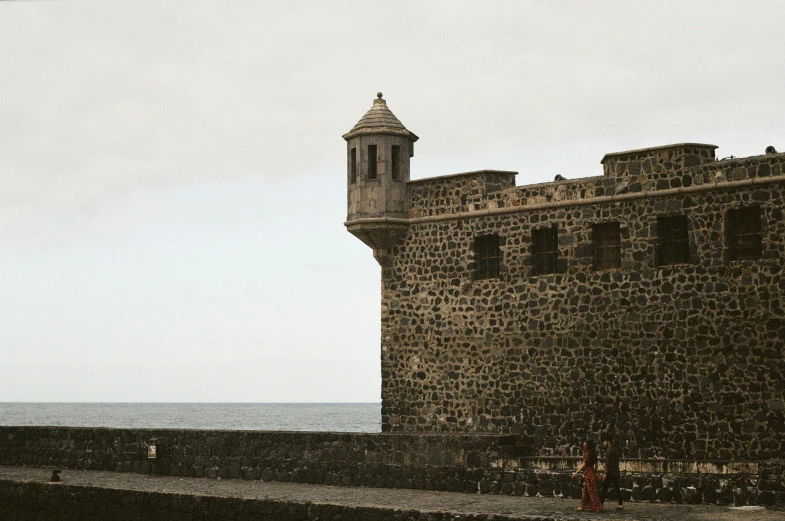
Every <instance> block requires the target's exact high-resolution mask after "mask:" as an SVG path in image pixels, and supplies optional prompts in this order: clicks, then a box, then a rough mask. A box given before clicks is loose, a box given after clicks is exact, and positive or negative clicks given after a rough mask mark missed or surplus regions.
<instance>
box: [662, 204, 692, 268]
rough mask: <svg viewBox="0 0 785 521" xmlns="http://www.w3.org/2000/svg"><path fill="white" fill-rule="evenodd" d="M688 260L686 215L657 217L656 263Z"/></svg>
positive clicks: (675, 262) (684, 261) (664, 263)
mask: <svg viewBox="0 0 785 521" xmlns="http://www.w3.org/2000/svg"><path fill="white" fill-rule="evenodd" d="M688 262H690V240H689V235H688V233H687V216H686V215H674V216H672V217H657V264H658V265H659V266H667V265H668V264H686V263H688Z"/></svg>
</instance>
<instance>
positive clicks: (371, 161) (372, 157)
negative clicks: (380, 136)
mask: <svg viewBox="0 0 785 521" xmlns="http://www.w3.org/2000/svg"><path fill="white" fill-rule="evenodd" d="M371 150H373V154H371ZM378 160H379V149H378V147H377V146H376V145H368V173H367V175H366V179H368V180H369V181H374V180H376V179H379V164H378Z"/></svg>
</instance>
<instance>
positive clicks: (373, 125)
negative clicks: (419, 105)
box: [343, 92, 419, 141]
mask: <svg viewBox="0 0 785 521" xmlns="http://www.w3.org/2000/svg"><path fill="white" fill-rule="evenodd" d="M359 134H397V135H405V136H407V137H409V138H410V139H411V140H412V141H417V140H418V139H419V138H418V137H417V136H416V135H414V133H413V132H410V131H409V130H407V129H406V127H404V126H403V123H401V122H400V121H399V120H398V118H396V117H395V114H393V113H392V111H391V110H390V109H389V108H387V102H386V101H385V100H384V99H383V98H382V93H381V92H379V93H378V94H376V99H375V100H373V105H372V106H371V108H370V110H368V112H366V113H365V116H363V117H362V118H360V121H358V122H357V124H356V125H355V126H354V127H353V128H352V129H351V130H350V131H349V132H347V133H346V134H344V136H343V138H344V139H346V140H348V139H350V138H352V137H354V136H356V135H359Z"/></svg>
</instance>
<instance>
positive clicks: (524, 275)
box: [344, 93, 785, 461]
mask: <svg viewBox="0 0 785 521" xmlns="http://www.w3.org/2000/svg"><path fill="white" fill-rule="evenodd" d="M344 138H345V139H346V141H347V185H348V219H347V222H346V226H347V228H348V229H349V231H350V232H352V233H353V234H354V235H356V236H357V237H358V238H360V239H361V240H363V242H365V243H366V244H368V245H369V246H370V247H371V248H373V253H374V257H375V258H376V259H377V261H378V262H379V263H380V265H381V268H382V269H381V273H382V302H381V315H382V331H381V369H382V429H383V430H384V431H409V432H427V431H450V432H467V431H474V432H500V433H515V434H517V435H518V436H519V438H520V439H522V440H524V441H525V443H526V444H528V445H529V446H530V447H531V450H532V455H536V456H547V455H566V454H575V453H576V450H577V446H578V444H579V443H580V440H581V439H582V438H585V437H592V438H595V439H596V438H597V437H598V436H599V434H600V433H601V432H604V431H610V432H613V433H615V435H616V437H617V440H618V442H619V443H620V444H621V445H622V449H623V456H625V457H628V458H651V457H654V458H657V457H662V458H669V459H670V458H674V459H686V460H713V461H718V460H754V461H762V460H776V459H778V458H785V356H783V355H784V354H785V349H784V348H783V345H784V344H785V311H783V304H785V300H784V297H785V279H783V278H782V271H783V259H785V219H783V200H784V197H783V196H785V175H783V173H785V154H781V153H776V151H775V150H773V147H770V149H769V150H768V151H767V153H766V154H764V155H760V156H754V157H749V158H744V159H735V158H732V159H723V160H717V158H716V157H715V149H716V147H715V146H713V145H705V144H694V143H686V144H676V145H667V146H661V147H654V148H647V149H641V150H632V151H627V152H619V153H613V154H607V155H606V156H605V157H604V158H603V159H602V165H603V167H604V171H603V175H601V176H597V177H588V178H581V179H574V180H570V179H564V178H561V176H558V177H559V180H557V181H554V182H549V183H542V184H536V185H530V186H515V175H516V173H515V172H503V171H479V172H469V173H462V174H455V175H449V176H443V177H435V178H428V179H420V180H415V181H412V180H410V178H409V173H410V169H409V161H410V158H411V157H412V156H413V145H414V142H415V141H417V139H418V137H417V136H416V135H414V134H413V133H411V132H410V131H409V130H407V129H406V128H405V127H404V126H403V125H402V124H401V123H400V121H399V120H398V119H397V118H396V117H395V116H394V115H393V114H392V112H391V111H390V110H389V108H388V107H387V105H386V102H385V101H384V100H383V99H382V97H381V93H380V94H379V96H378V99H376V100H375V101H374V105H373V106H372V108H371V109H370V110H369V111H368V113H367V114H366V115H365V116H364V117H363V118H362V119H361V120H360V121H359V122H358V123H357V125H356V126H355V127H354V128H353V129H352V130H351V131H350V132H349V133H347V134H346V135H344ZM761 148H763V147H761Z"/></svg>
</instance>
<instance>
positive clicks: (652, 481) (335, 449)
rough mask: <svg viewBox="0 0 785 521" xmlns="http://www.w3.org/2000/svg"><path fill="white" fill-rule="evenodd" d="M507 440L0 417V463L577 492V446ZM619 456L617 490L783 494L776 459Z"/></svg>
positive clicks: (753, 496)
mask: <svg viewBox="0 0 785 521" xmlns="http://www.w3.org/2000/svg"><path fill="white" fill-rule="evenodd" d="M152 438H156V439H157V441H156V448H157V453H158V454H157V458H156V460H155V461H154V463H153V464H152V466H151V464H150V461H149V460H148V459H147V445H146V444H147V443H148V442H149V441H150V440H151V439H152ZM517 442H518V440H516V438H515V437H514V436H509V435H488V434H399V433H391V434H388V433H372V434H371V433H366V434H363V433H351V434H350V433H312V432H262V431H197V430H128V429H105V428H75V427H74V428H68V427H0V465H16V466H21V465H24V466H37V467H57V468H67V469H84V470H105V471H115V472H136V473H143V474H146V473H154V474H162V475H173V476H190V477H205V478H224V479H228V478H235V479H245V480H263V481H284V482H288V481H291V482H299V483H314V484H327V485H351V486H364V487H377V488H404V489H420V490H444V491H452V492H468V493H477V492H480V493H490V494H506V495H527V496H543V497H564V498H570V497H572V498H575V497H580V482H579V481H578V480H575V479H571V478H570V474H571V473H572V471H573V470H574V469H575V468H577V467H578V465H579V464H580V458H579V457H577V456H574V455H572V456H566V455H562V456H553V457H534V456H531V455H529V454H530V453H531V451H530V450H528V448H527V447H525V446H521V445H518V444H517ZM621 466H622V471H623V479H622V487H623V489H624V490H623V492H622V493H623V495H624V498H625V499H626V500H630V499H632V500H635V501H646V500H659V501H665V502H671V501H673V502H678V503H682V502H686V503H701V502H707V503H717V502H719V503H721V504H731V503H735V504H737V505H741V504H765V505H771V504H775V503H778V502H779V503H785V461H776V460H772V461H765V462H764V461H759V462H728V461H702V462H698V461H679V460H666V459H641V458H626V459H623V460H622V464H621Z"/></svg>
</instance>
